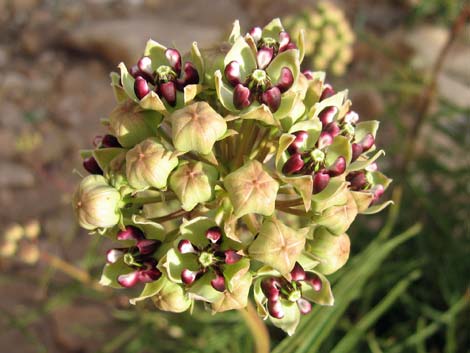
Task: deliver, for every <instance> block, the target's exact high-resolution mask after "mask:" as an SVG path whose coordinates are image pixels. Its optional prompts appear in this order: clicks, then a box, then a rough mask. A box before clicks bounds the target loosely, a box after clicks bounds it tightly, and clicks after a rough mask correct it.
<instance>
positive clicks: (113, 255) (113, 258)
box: [106, 249, 125, 264]
mask: <svg viewBox="0 0 470 353" xmlns="http://www.w3.org/2000/svg"><path fill="white" fill-rule="evenodd" d="M124 254H125V249H109V250H108V251H107V252H106V262H107V263H109V264H114V263H115V262H117V261H118V260H119V259H120V258H121V257H122V256H123V255H124Z"/></svg>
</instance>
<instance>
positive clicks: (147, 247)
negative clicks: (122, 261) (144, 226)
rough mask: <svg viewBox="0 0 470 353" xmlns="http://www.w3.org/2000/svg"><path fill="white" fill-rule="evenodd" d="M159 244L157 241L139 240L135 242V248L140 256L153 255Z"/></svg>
mask: <svg viewBox="0 0 470 353" xmlns="http://www.w3.org/2000/svg"><path fill="white" fill-rule="evenodd" d="M160 244H161V242H160V241H158V240H150V239H141V240H138V241H137V244H136V246H137V248H138V249H139V252H140V253H141V254H142V255H149V254H153V253H154V252H155V250H157V248H158V247H159V246H160Z"/></svg>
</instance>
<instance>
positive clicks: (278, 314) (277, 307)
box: [268, 299, 284, 319]
mask: <svg viewBox="0 0 470 353" xmlns="http://www.w3.org/2000/svg"><path fill="white" fill-rule="evenodd" d="M268 311H269V315H271V316H272V317H274V318H276V319H282V318H283V317H284V310H283V308H282V304H281V302H280V301H279V300H269V299H268Z"/></svg>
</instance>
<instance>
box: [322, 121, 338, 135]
mask: <svg viewBox="0 0 470 353" xmlns="http://www.w3.org/2000/svg"><path fill="white" fill-rule="evenodd" d="M324 131H326V132H328V133H329V134H330V135H331V136H332V137H333V138H335V137H336V136H338V135H339V133H340V129H339V126H338V124H337V123H335V122H332V123H329V124H328V125H326V126H325V128H324Z"/></svg>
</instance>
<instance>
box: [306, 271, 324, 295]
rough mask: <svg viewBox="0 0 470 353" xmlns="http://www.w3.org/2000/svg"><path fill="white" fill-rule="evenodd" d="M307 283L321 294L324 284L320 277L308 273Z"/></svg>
mask: <svg viewBox="0 0 470 353" xmlns="http://www.w3.org/2000/svg"><path fill="white" fill-rule="evenodd" d="M307 282H308V283H309V284H310V285H311V286H312V288H313V289H314V290H315V291H317V292H319V291H320V290H321V289H322V286H323V285H322V282H321V279H320V277H318V276H317V275H316V274H314V273H308V274H307Z"/></svg>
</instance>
